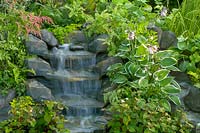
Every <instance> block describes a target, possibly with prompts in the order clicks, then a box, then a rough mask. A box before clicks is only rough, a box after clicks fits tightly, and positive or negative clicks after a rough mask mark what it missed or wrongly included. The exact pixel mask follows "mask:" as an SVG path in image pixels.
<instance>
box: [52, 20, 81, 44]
mask: <svg viewBox="0 0 200 133" xmlns="http://www.w3.org/2000/svg"><path fill="white" fill-rule="evenodd" d="M79 27H80V25H78V24H71V25H68V26H65V27H62V26H55V27H54V28H49V30H50V31H51V32H53V33H54V35H55V37H56V38H57V39H58V41H59V42H60V43H61V44H64V43H66V42H68V40H66V37H67V36H68V34H69V33H70V32H72V31H74V30H77V29H78V28H79Z"/></svg>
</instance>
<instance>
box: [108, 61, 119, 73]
mask: <svg viewBox="0 0 200 133" xmlns="http://www.w3.org/2000/svg"><path fill="white" fill-rule="evenodd" d="M121 67H122V64H121V63H116V64H114V65H111V66H110V67H108V69H107V70H108V71H113V70H116V69H119V68H121Z"/></svg>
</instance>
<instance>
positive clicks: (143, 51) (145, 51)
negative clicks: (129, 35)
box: [135, 44, 148, 57]
mask: <svg viewBox="0 0 200 133" xmlns="http://www.w3.org/2000/svg"><path fill="white" fill-rule="evenodd" d="M145 55H148V49H147V47H146V46H145V45H144V44H141V45H140V46H139V47H138V48H137V50H136V55H135V56H136V57H141V56H145Z"/></svg>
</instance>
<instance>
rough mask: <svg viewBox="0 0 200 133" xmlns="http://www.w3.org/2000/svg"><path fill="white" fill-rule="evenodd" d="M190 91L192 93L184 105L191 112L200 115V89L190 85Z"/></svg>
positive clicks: (185, 99) (186, 98)
mask: <svg viewBox="0 0 200 133" xmlns="http://www.w3.org/2000/svg"><path fill="white" fill-rule="evenodd" d="M188 89H189V90H190V91H189V93H188V95H187V96H186V97H185V98H184V103H185V105H186V107H188V108H189V109H190V110H192V111H194V112H199V113H200V89H198V88H196V87H194V86H192V85H188Z"/></svg>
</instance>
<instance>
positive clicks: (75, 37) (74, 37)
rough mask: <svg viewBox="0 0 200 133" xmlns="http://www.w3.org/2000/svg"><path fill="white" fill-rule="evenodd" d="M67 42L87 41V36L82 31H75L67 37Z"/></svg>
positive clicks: (79, 42) (78, 42)
mask: <svg viewBox="0 0 200 133" xmlns="http://www.w3.org/2000/svg"><path fill="white" fill-rule="evenodd" d="M65 42H66V43H72V44H81V43H87V38H86V36H85V34H84V33H83V32H82V31H73V32H71V33H69V34H68V36H67V37H66V38H65Z"/></svg>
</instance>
